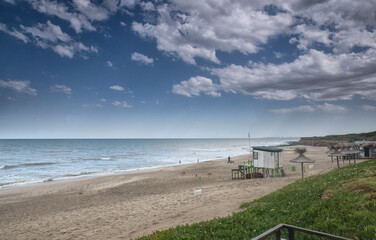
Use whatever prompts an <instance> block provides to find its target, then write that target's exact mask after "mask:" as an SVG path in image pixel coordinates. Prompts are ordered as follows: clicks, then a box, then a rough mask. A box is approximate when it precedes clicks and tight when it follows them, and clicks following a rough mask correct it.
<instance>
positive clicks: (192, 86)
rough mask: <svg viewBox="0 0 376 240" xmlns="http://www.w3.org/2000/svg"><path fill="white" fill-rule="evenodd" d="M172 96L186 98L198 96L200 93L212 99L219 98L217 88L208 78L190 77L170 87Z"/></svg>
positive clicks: (219, 94)
mask: <svg viewBox="0 0 376 240" xmlns="http://www.w3.org/2000/svg"><path fill="white" fill-rule="evenodd" d="M172 92H173V93H174V94H179V95H183V96H187V97H192V96H199V95H200V94H201V93H203V94H205V95H209V96H212V97H219V96H221V93H220V92H219V86H218V85H217V84H215V83H213V81H212V80H211V79H210V78H206V77H201V76H196V77H191V78H190V79H189V80H188V81H182V82H180V83H179V84H175V85H174V86H173V87H172Z"/></svg>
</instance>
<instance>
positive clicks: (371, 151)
mask: <svg viewBox="0 0 376 240" xmlns="http://www.w3.org/2000/svg"><path fill="white" fill-rule="evenodd" d="M355 144H357V145H358V146H359V148H360V152H361V153H362V155H363V157H365V158H376V141H355Z"/></svg>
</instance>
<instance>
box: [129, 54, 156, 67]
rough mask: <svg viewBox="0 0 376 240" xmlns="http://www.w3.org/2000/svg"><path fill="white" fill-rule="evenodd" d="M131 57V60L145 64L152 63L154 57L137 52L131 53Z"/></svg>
mask: <svg viewBox="0 0 376 240" xmlns="http://www.w3.org/2000/svg"><path fill="white" fill-rule="evenodd" d="M131 59H132V60H133V61H136V62H140V63H143V64H146V65H149V64H153V63H154V59H153V58H149V57H147V56H145V55H143V54H141V53H138V52H134V53H132V55H131Z"/></svg>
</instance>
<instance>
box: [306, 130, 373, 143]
mask: <svg viewBox="0 0 376 240" xmlns="http://www.w3.org/2000/svg"><path fill="white" fill-rule="evenodd" d="M302 139H303V140H334V141H338V140H343V141H350V142H353V141H361V140H372V139H376V131H375V132H368V133H351V134H346V135H328V136H325V137H303V138H302Z"/></svg>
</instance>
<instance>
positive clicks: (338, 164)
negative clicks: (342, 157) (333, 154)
mask: <svg viewBox="0 0 376 240" xmlns="http://www.w3.org/2000/svg"><path fill="white" fill-rule="evenodd" d="M337 167H338V168H339V158H338V156H337Z"/></svg>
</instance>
